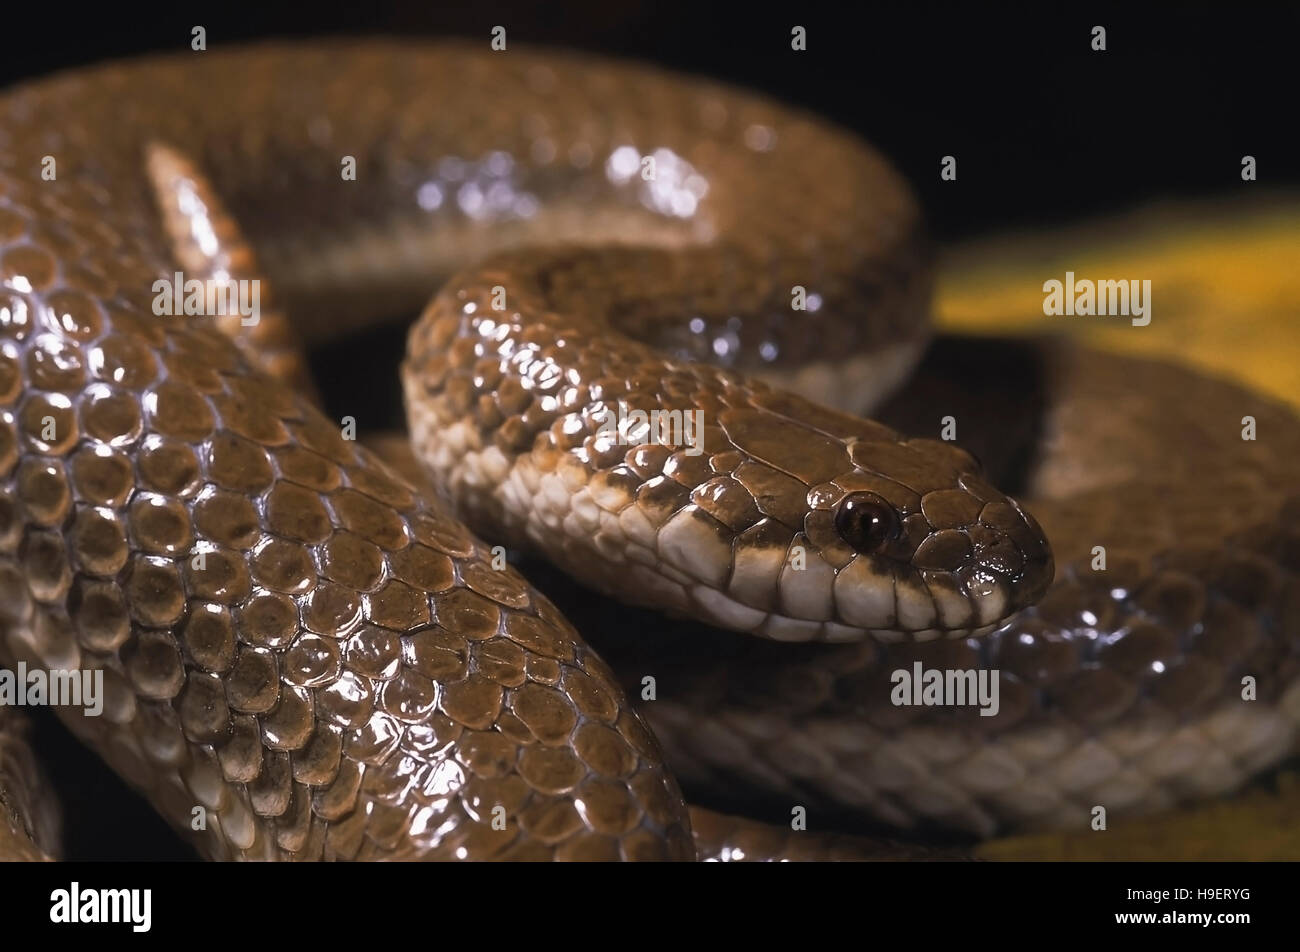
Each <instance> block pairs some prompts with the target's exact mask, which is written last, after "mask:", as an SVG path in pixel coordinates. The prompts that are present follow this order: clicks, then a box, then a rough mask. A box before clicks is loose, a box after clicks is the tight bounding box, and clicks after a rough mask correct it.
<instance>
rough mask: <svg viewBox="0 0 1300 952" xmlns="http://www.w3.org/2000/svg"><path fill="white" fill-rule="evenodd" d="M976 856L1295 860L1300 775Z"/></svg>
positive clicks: (1005, 844)
mask: <svg viewBox="0 0 1300 952" xmlns="http://www.w3.org/2000/svg"><path fill="white" fill-rule="evenodd" d="M975 854H976V856H978V857H979V858H980V859H987V860H1002V861H1007V860H1081V861H1094V862H1095V861H1112V862H1113V861H1121V862H1146V861H1152V862H1158V861H1160V860H1181V861H1229V860H1247V861H1255V860H1258V861H1278V860H1295V859H1297V858H1300V777H1297V776H1296V775H1294V774H1284V775H1282V776H1280V777H1278V779H1277V783H1276V789H1274V790H1260V789H1255V790H1250V791H1247V792H1246V793H1243V794H1241V795H1239V796H1237V797H1235V798H1233V799H1231V800H1220V801H1216V802H1214V803H1207V804H1204V805H1202V806H1198V807H1193V808H1190V809H1185V810H1177V811H1174V812H1172V813H1166V814H1163V815H1161V816H1155V817H1144V818H1142V819H1131V820H1124V821H1122V822H1114V823H1111V824H1110V825H1109V828H1108V829H1106V830H1098V831H1090V832H1087V833H1043V834H1038V835H1031V836H1014V837H1007V838H1005V839H1001V840H991V841H989V842H987V843H983V844H981V845H980V846H979V847H978V848H977V849H976V850H975Z"/></svg>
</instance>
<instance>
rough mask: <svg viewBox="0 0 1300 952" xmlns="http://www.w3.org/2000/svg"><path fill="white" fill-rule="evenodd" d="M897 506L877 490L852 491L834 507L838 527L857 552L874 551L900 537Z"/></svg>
mask: <svg viewBox="0 0 1300 952" xmlns="http://www.w3.org/2000/svg"><path fill="white" fill-rule="evenodd" d="M899 528H900V525H899V521H898V514H897V513H896V512H894V507H893V506H891V505H890V504H889V503H887V502H885V500H883V499H881V498H880V497H879V496H877V495H876V494H875V493H849V494H848V495H847V496H845V497H844V498H843V499H841V500H840V504H839V507H838V508H837V509H836V510H835V531H836V532H838V533H839V534H840V538H841V539H843V540H844V541H845V542H847V543H848V544H849V545H851V546H852V547H853V548H854V549H855V550H857V551H858V552H874V551H875V550H876V549H879V548H880V547H881V546H882V545H884V544H885V543H886V542H889V541H890V540H892V539H896V538H898V530H899Z"/></svg>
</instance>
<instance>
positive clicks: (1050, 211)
mask: <svg viewBox="0 0 1300 952" xmlns="http://www.w3.org/2000/svg"><path fill="white" fill-rule="evenodd" d="M796 23H797V24H800V25H803V26H805V27H806V28H807V30H808V49H807V51H806V52H794V51H792V50H791V49H790V28H791V26H792V25H794V24H796ZM196 24H198V25H202V26H204V27H205V28H206V29H207V36H208V48H209V49H216V48H218V47H220V46H223V45H227V44H234V43H238V42H242V41H247V40H250V39H259V38H266V37H271V36H279V37H308V36H313V35H321V34H332V35H348V34H362V33H372V34H373V33H378V34H385V33H387V34H398V35H403V36H413V35H434V36H445V35H456V36H464V37H467V38H469V39H470V40H472V41H475V42H481V43H483V44H484V45H486V44H487V43H488V41H489V33H490V30H491V28H492V27H493V26H495V25H498V24H500V25H503V26H505V27H506V29H507V31H508V37H509V42H510V43H511V44H512V45H515V44H525V43H528V44H542V45H562V46H570V47H576V48H580V49H586V50H591V51H596V52H601V53H605V54H608V55H611V56H617V57H635V58H639V59H643V60H649V61H651V62H656V63H659V64H662V65H666V66H670V67H673V68H677V69H681V70H685V71H688V72H694V73H701V74H706V75H711V76H714V77H717V78H721V79H724V80H727V81H730V82H733V83H736V84H740V85H744V86H749V87H752V88H757V89H760V90H764V91H766V92H768V93H770V94H772V95H774V96H776V97H778V98H780V99H783V100H786V101H788V102H791V103H794V104H797V105H801V106H803V107H805V108H808V109H811V110H813V111H816V112H819V113H821V114H823V115H826V116H828V117H830V118H832V119H834V120H836V121H838V122H840V123H842V124H844V125H846V126H848V127H850V128H852V129H855V130H857V131H858V132H860V133H861V134H862V135H864V136H865V137H867V138H869V139H870V140H871V141H873V142H874V143H875V144H876V145H877V146H879V147H880V148H881V149H882V150H883V151H884V152H885V153H886V154H888V155H889V156H890V157H891V158H892V159H893V160H894V162H895V163H896V164H897V165H898V166H899V167H900V169H901V170H902V171H903V172H904V174H905V175H906V176H907V177H908V178H909V179H910V180H911V181H912V183H913V185H914V187H915V188H916V189H917V191H918V193H919V194H920V197H921V201H922V204H923V205H924V207H925V210H926V215H927V218H928V219H929V222H930V226H931V231H932V232H933V233H934V235H935V236H936V237H937V238H939V239H940V240H941V241H949V240H954V239H959V238H965V237H971V236H976V235H980V234H983V233H988V232H996V231H1001V230H1006V229H1008V228H1019V227H1036V226H1046V225H1055V224H1065V223H1068V222H1070V221H1075V220H1080V219H1086V218H1088V217H1092V216H1095V215H1099V214H1105V213H1108V212H1115V211H1122V210H1127V209H1132V208H1137V207H1141V206H1142V205H1143V204H1144V203H1145V202H1148V201H1151V200H1156V199H1165V198H1202V197H1225V198H1226V197H1232V196H1245V195H1258V194H1259V193H1260V190H1263V189H1274V188H1279V187H1280V188H1285V189H1290V190H1295V189H1297V188H1298V187H1300V162H1297V160H1296V158H1295V153H1294V150H1293V141H1294V132H1293V127H1294V125H1295V123H1296V94H1297V86H1298V85H1300V84H1298V83H1297V80H1296V63H1295V56H1294V53H1293V46H1294V43H1295V41H1296V37H1297V35H1300V13H1297V10H1296V9H1295V8H1294V7H1293V8H1291V9H1285V8H1281V7H1278V8H1273V7H1267V6H1266V7H1261V8H1257V9H1251V8H1246V7H1242V6H1240V5H1235V4H1234V5H1232V6H1231V7H1228V6H1226V5H1224V6H1222V7H1214V6H1210V5H1206V4H1181V5H1179V6H1176V7H1168V8H1151V9H1138V10H1134V9H1130V8H1125V7H1107V6H1106V5H1102V4H1088V5H1086V6H1079V7H1075V8H1069V7H1056V6H1053V7H1050V8H1043V9H1031V8H1026V9H1024V10H1016V9H1006V8H998V9H990V10H980V9H971V8H968V7H954V8H952V9H947V8H944V7H937V6H933V5H928V6H925V7H909V8H907V9H896V8H894V7H883V6H876V5H865V4H864V5H850V4H843V5H837V6H828V7H825V8H820V9H819V8H817V7H815V6H811V5H808V4H804V3H797V4H794V3H782V4H777V3H772V4H768V5H765V6H759V5H748V6H745V7H739V6H738V7H735V8H731V9H727V8H723V7H715V6H706V5H705V4H703V3H677V2H628V0H624V2H603V3H602V2H595V3H591V2H587V3H570V4H561V3H513V4H502V3H476V4H473V5H472V7H471V8H470V9H465V8H461V7H451V8H445V9H439V8H437V7H436V6H434V5H432V4H420V3H411V4H403V5H394V4H381V3H359V4H358V3H347V4H344V3H333V4H329V3H326V4H312V5H310V6H307V5H288V4H285V5H281V6H275V5H263V6H261V7H257V8H247V9H240V8H239V7H237V6H234V5H231V4H222V5H221V6H220V7H217V6H215V5H214V6H213V7H211V8H210V9H205V8H204V7H202V6H193V5H191V6H185V7H181V8H178V7H172V8H163V9H159V10H149V9H146V8H144V7H140V6H134V7H132V9H131V12H124V11H123V10H120V9H113V10H108V9H105V10H101V11H99V12H94V11H79V12H76V13H69V12H68V11H67V10H66V9H65V8H60V7H58V6H56V5H54V4H49V3H47V4H43V5H42V4H23V5H21V6H19V5H17V4H10V5H9V6H8V8H7V9H5V10H4V12H3V19H2V20H0V38H3V54H2V55H0V83H3V84H5V85H8V84H10V83H13V82H17V81H20V80H24V79H30V78H36V77H39V76H43V75H46V74H48V73H50V72H53V71H55V70H59V69H66V68H71V67H76V66H79V65H84V64H87V63H92V62H96V61H100V60H107V59H115V58H119V57H123V56H130V55H138V54H142V53H148V52H182V51H187V50H188V49H189V41H190V29H191V27H192V26H194V25H196ZM1098 24H1100V25H1102V26H1105V27H1106V29H1107V45H1108V49H1107V50H1106V51H1105V52H1094V51H1093V50H1092V49H1091V47H1090V41H1091V30H1092V27H1093V26H1094V25H1098ZM219 106H220V104H214V108H219ZM454 106H455V91H454V90H448V108H454ZM1245 154H1251V155H1254V156H1256V158H1257V160H1258V163H1259V182H1257V183H1253V184H1246V183H1243V182H1242V181H1241V177H1240V169H1241V164H1240V163H1241V157H1242V156H1243V155H1245ZM944 155H954V156H956V157H957V160H958V181H957V182H942V181H941V180H940V178H939V163H940V158H941V157H942V156H944ZM390 343H391V342H390ZM356 359H357V358H356V354H355V353H353V352H351V351H350V350H348V349H346V348H345V349H344V350H342V351H340V352H339V353H338V354H336V355H334V356H333V357H331V356H330V355H329V354H325V355H324V356H321V355H317V358H316V366H317V372H318V374H319V373H322V371H321V367H322V365H323V366H324V367H325V368H326V369H325V371H324V373H325V374H326V376H327V377H328V374H329V370H328V368H329V367H330V362H331V360H333V361H335V362H351V363H352V364H353V365H355V361H356ZM359 417H360V414H359ZM38 717H39V723H38V735H37V742H38V745H39V746H40V748H41V749H42V752H43V753H44V754H46V757H45V759H46V760H47V762H48V763H49V764H50V766H51V768H52V770H53V772H54V774H55V780H56V786H57V787H58V788H59V789H60V791H61V795H62V796H63V798H64V802H65V812H66V814H67V825H68V835H67V843H66V847H67V849H66V854H67V855H68V856H69V858H82V859H123V858H135V859H153V858H186V857H190V856H192V855H193V854H192V853H191V852H190V851H189V850H188V848H187V847H185V846H184V845H182V844H181V843H180V842H179V841H178V840H177V839H176V838H175V837H174V836H172V835H171V834H170V832H169V831H167V829H166V828H165V826H164V825H163V824H162V822H161V820H159V819H157V817H156V816H155V815H154V814H153V813H152V811H151V810H150V809H149V808H148V807H147V806H146V805H144V804H143V803H142V802H140V801H138V800H136V799H135V798H133V797H132V796H131V795H129V794H128V793H127V792H126V791H125V790H124V789H123V788H122V785H121V784H120V782H119V781H117V780H116V779H115V778H114V777H113V776H112V775H111V774H109V773H108V772H107V771H106V770H105V769H104V768H102V767H100V766H99V765H98V762H97V761H94V760H93V758H90V757H89V756H88V755H86V754H84V753H83V752H80V751H78V750H77V749H76V748H75V747H74V746H73V744H72V742H71V741H69V740H68V739H67V737H66V735H65V734H64V733H63V732H62V730H61V729H60V728H59V727H58V726H57V725H56V724H54V723H53V722H52V718H51V716H50V715H49V714H48V712H39V713H38Z"/></svg>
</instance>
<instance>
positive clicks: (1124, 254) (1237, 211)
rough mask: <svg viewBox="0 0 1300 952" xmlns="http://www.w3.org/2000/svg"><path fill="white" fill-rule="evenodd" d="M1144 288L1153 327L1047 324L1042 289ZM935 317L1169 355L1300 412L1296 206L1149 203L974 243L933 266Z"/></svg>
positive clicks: (1285, 199)
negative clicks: (1056, 283)
mask: <svg viewBox="0 0 1300 952" xmlns="http://www.w3.org/2000/svg"><path fill="white" fill-rule="evenodd" d="M1067 271H1073V272H1074V274H1075V276H1076V278H1078V279H1083V278H1089V279H1093V280H1099V279H1109V280H1124V279H1136V280H1150V281H1151V299H1152V310H1151V323H1150V324H1148V325H1147V326H1145V327H1135V326H1133V325H1132V323H1131V322H1130V321H1129V320H1128V319H1125V318H1122V317H1064V316H1056V317H1049V316H1047V315H1045V314H1044V313H1043V300H1044V297H1045V294H1044V292H1043V282H1045V281H1047V280H1049V279H1052V278H1055V279H1057V280H1064V277H1065V273H1066V272H1067ZM935 308H936V313H937V316H938V323H939V326H940V328H941V329H944V330H949V331H960V332H962V333H1015V334H1042V333H1061V332H1064V333H1070V334H1076V333H1077V334H1078V335H1080V336H1081V337H1082V338H1083V339H1084V340H1086V341H1088V342H1089V343H1090V344H1091V345H1093V346H1096V347H1099V348H1102V349H1106V350H1115V351H1120V352H1124V353H1130V354H1140V355H1147V356H1164V357H1173V358H1176V359H1178V360H1180V361H1183V362H1185V363H1188V364H1190V365H1192V366H1196V367H1201V368H1203V369H1205V370H1208V371H1210V372H1213V373H1216V374H1218V375H1221V376H1228V377H1231V378H1234V379H1236V380H1238V381H1240V382H1242V383H1245V384H1248V385H1250V386H1252V387H1254V388H1255V389H1257V390H1260V391H1263V392H1265V393H1269V394H1272V395H1274V396H1276V397H1279V398H1281V399H1283V400H1286V401H1288V402H1290V403H1291V404H1293V405H1295V406H1300V198H1297V197H1296V196H1295V195H1291V194H1288V195H1285V196H1274V197H1273V198H1272V199H1271V200H1260V201H1253V202H1251V203H1249V204H1247V203H1237V204H1230V205H1229V204H1223V203H1215V204H1203V205H1173V206H1166V205H1155V206H1151V207H1149V208H1146V209H1143V210H1141V211H1138V212H1134V213H1131V214H1128V215H1125V216H1124V217H1122V218H1116V219H1109V220H1106V221H1104V222H1100V223H1096V224H1090V225H1086V226H1079V227H1073V228H1069V229H1062V230H1057V231H1048V232H1041V233H1039V232H1035V233H1030V234H1022V235H1011V236H1006V237H998V238H993V239H984V238H982V239H979V240H977V241H973V242H970V243H968V244H965V245H962V246H959V247H957V248H954V249H952V251H951V253H949V254H947V255H945V257H944V259H943V261H942V262H941V266H940V272H939V286H938V289H937V296H936V303H935Z"/></svg>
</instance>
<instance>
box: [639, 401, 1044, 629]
mask: <svg viewBox="0 0 1300 952" xmlns="http://www.w3.org/2000/svg"><path fill="white" fill-rule="evenodd" d="M797 408H798V409H800V410H802V411H803V412H802V413H801V414H800V416H801V418H800V419H795V418H792V415H791V414H789V413H788V412H783V413H780V414H774V413H772V412H770V411H769V410H766V409H750V408H744V409H738V410H728V411H724V412H723V413H722V414H721V415H720V424H721V426H720V428H721V431H722V432H723V433H724V434H725V437H726V439H727V441H728V442H729V444H730V446H731V448H732V452H731V453H723V454H719V455H718V456H715V457H714V463H713V467H714V471H715V472H716V471H717V469H718V468H719V465H718V461H720V460H725V461H727V462H732V463H734V465H732V466H730V467H729V469H730V471H729V472H727V473H725V474H721V475H718V476H715V477H713V478H711V479H709V480H708V481H707V482H706V483H704V484H703V485H699V486H697V487H696V490H695V491H694V492H693V493H692V500H693V506H692V507H691V511H690V512H689V513H685V512H682V513H679V517H680V518H679V519H678V520H675V521H671V522H670V523H669V525H668V526H665V530H666V531H662V530H661V532H660V540H659V541H660V546H659V549H660V556H661V557H662V558H664V560H665V562H667V563H668V564H669V565H670V566H672V567H673V568H674V569H676V570H678V572H679V573H680V574H689V575H694V576H695V577H696V578H701V577H703V576H705V575H709V574H711V575H712V578H711V579H710V584H709V585H697V586H695V587H694V588H693V589H692V598H693V601H694V602H695V603H696V605H695V607H696V610H697V611H702V612H703V614H705V615H706V616H708V618H709V620H711V621H712V622H713V623H715V624H720V625H723V626H726V627H730V628H733V629H737V630H741V631H749V632H753V633H756V634H761V635H764V636H766V637H769V638H774V639H777V640H783V641H853V640H861V639H863V638H865V637H874V638H876V639H878V640H881V641H903V640H909V639H911V640H929V639H936V638H941V637H957V636H961V635H965V634H968V633H972V632H980V631H984V630H987V629H989V628H991V627H992V626H994V625H996V624H998V623H999V622H1001V621H1003V620H1004V619H1006V618H1007V617H1008V616H1010V615H1012V614H1014V613H1015V612H1016V611H1018V610H1020V609H1022V608H1024V607H1026V606H1028V605H1031V604H1033V603H1034V602H1035V601H1037V600H1038V599H1039V598H1040V597H1041V596H1042V595H1043V593H1044V592H1045V591H1046V589H1047V587H1048V585H1049V584H1050V582H1051V580H1052V574H1053V563H1052V556H1051V552H1050V549H1049V547H1048V544H1047V540H1046V538H1045V537H1044V534H1043V532H1042V530H1041V529H1040V528H1039V526H1038V524H1037V523H1036V522H1035V521H1034V519H1033V518H1032V517H1031V516H1030V515H1029V514H1028V513H1026V512H1025V511H1024V510H1023V509H1021V508H1020V506H1019V505H1018V504H1017V503H1016V502H1015V501H1014V500H1013V499H1011V498H1010V497H1008V496H1006V495H1004V494H1003V493H1001V492H999V491H998V490H997V489H995V488H994V487H992V486H991V485H989V484H988V483H987V482H985V481H984V480H983V479H982V478H981V475H980V472H981V468H980V465H979V463H978V462H977V461H976V460H975V458H974V457H973V456H971V455H970V454H969V453H966V452H965V451H963V450H961V449H959V448H957V447H955V446H953V445H952V444H949V443H942V442H938V441H934V440H919V439H918V440H906V439H903V438H901V437H899V436H898V435H897V434H896V433H894V432H893V431H892V430H889V429H887V428H886V427H883V426H879V425H877V424H874V423H870V422H868V421H863V420H860V419H856V418H848V417H842V416H840V415H839V414H835V413H833V412H832V411H825V410H822V409H821V408H816V407H811V405H803V404H802V403H800V405H799V406H798V407H797ZM784 409H786V410H789V407H785V408H784ZM847 427H852V432H851V433H848V434H846V435H838V434H843V433H845V429H846V428H847ZM687 515H689V516H690V519H687V518H685V517H686V516H687ZM706 521H707V522H708V523H710V524H712V526H713V528H714V529H715V530H716V532H715V534H714V536H713V538H711V539H709V538H706V536H707V533H706V532H705V531H703V529H702V528H701V527H702V525H703V524H704V523H705V522H706ZM679 525H680V526H681V527H682V529H683V530H685V529H687V528H690V529H692V531H689V532H687V531H681V532H676V531H674V530H675V529H676V528H677V526H679ZM710 551H712V552H716V553H718V555H719V557H718V559H717V561H722V562H726V563H727V564H726V565H725V567H724V568H722V569H718V568H716V566H709V565H705V556H704V554H703V553H707V552H710Z"/></svg>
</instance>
